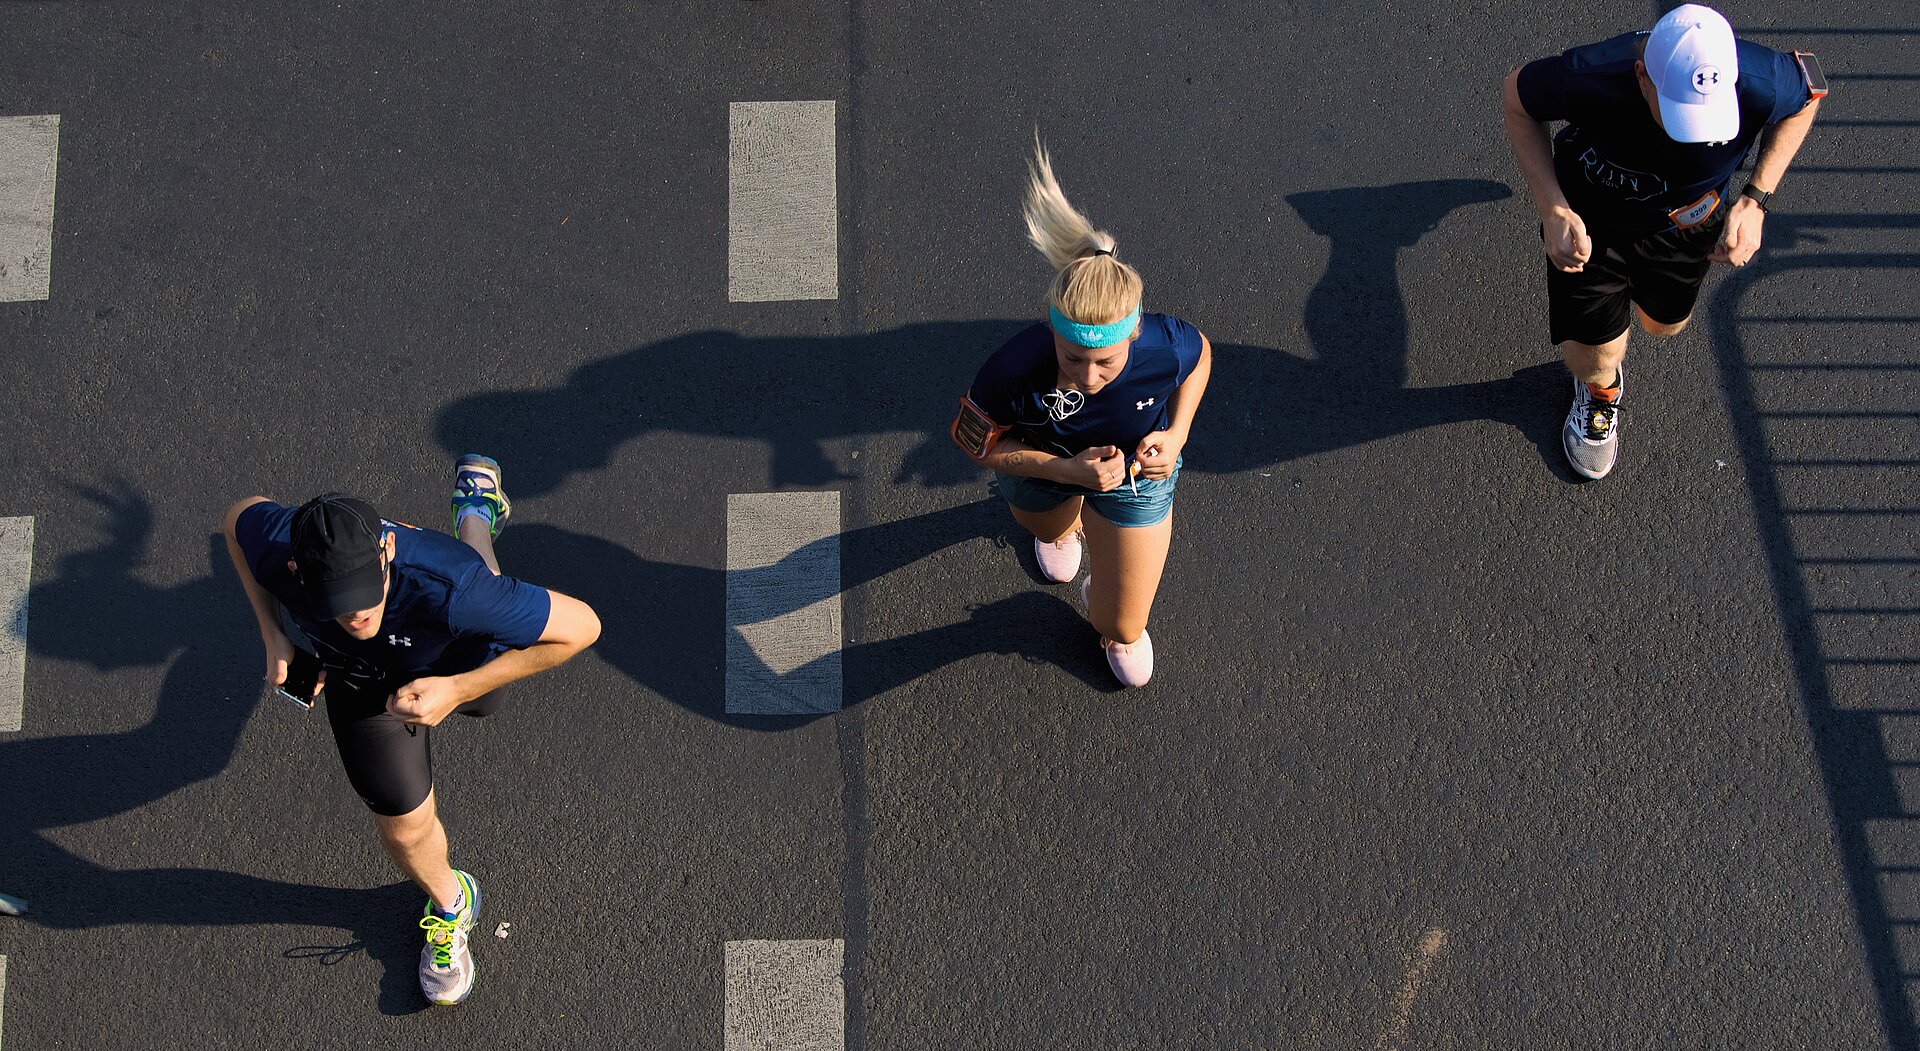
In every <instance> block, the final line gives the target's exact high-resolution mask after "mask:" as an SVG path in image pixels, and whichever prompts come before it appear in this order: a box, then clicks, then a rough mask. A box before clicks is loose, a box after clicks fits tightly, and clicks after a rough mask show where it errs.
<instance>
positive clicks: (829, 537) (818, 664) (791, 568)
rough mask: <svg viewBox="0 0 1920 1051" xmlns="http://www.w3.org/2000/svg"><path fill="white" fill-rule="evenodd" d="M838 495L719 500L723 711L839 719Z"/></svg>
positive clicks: (745, 495)
mask: <svg viewBox="0 0 1920 1051" xmlns="http://www.w3.org/2000/svg"><path fill="white" fill-rule="evenodd" d="M840 697H841V677H840V494H839V493H837V492H823V493H735V494H732V495H730V496H728V497H727V711H728V712H729V713H730V714H735V715H812V714H818V713H821V712H837V711H839V710H840Z"/></svg>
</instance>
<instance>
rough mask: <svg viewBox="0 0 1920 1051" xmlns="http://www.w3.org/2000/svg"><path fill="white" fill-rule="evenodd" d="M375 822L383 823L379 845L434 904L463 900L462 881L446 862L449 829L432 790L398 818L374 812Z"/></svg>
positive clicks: (442, 905)
mask: <svg viewBox="0 0 1920 1051" xmlns="http://www.w3.org/2000/svg"><path fill="white" fill-rule="evenodd" d="M374 821H375V823H377V824H378V825H379V826H380V845H381V846H383V847H385V848H387V856H388V857H390V858H392V859H393V863H394V864H395V865H398V866H400V871H402V872H404V873H406V874H407V878H408V879H411V880H413V881H414V882H415V883H418V884H419V885H420V889H422V890H424V891H426V892H427V894H428V895H429V896H430V897H432V898H433V903H434V904H435V905H438V906H439V907H440V908H441V909H442V910H445V909H447V908H449V907H450V906H452V905H453V903H454V902H456V901H459V900H460V881H459V880H458V879H457V878H455V876H454V874H453V866H452V865H450V864H448V862H447V829H446V826H444V825H442V824H440V812H439V808H438V807H436V806H435V805H434V801H433V792H432V791H431V790H429V791H428V792H427V799H426V801H425V802H423V803H421V804H420V805H419V806H417V807H414V808H413V809H412V810H411V811H409V812H407V813H405V814H401V815H400V816H399V817H386V816H383V815H380V814H375V815H374Z"/></svg>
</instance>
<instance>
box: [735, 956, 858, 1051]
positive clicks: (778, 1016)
mask: <svg viewBox="0 0 1920 1051" xmlns="http://www.w3.org/2000/svg"><path fill="white" fill-rule="evenodd" d="M845 956H846V947H845V944H844V943H843V942H841V941H840V939H838V938H835V939H832V940H831V941H738V942H728V943H727V962H726V971H727V1021H726V1043H725V1045H724V1046H725V1049H726V1051H842V1049H844V1048H845V1047H846V1046H847V992H846V983H845V982H844V981H843V979H842V971H843V967H844V963H845Z"/></svg>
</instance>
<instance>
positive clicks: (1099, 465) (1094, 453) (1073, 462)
mask: <svg viewBox="0 0 1920 1051" xmlns="http://www.w3.org/2000/svg"><path fill="white" fill-rule="evenodd" d="M1066 463H1067V477H1065V478H1062V479H1061V481H1063V482H1065V483H1067V484H1068V485H1078V486H1084V487H1086V488H1088V489H1093V490H1097V491H1099V492H1102V493H1106V492H1112V491H1113V490H1115V489H1118V488H1120V487H1121V486H1123V485H1125V484H1127V460H1126V457H1124V456H1121V455H1120V450H1119V448H1117V447H1116V446H1112V445H1096V446H1094V447H1093V448H1091V449H1088V450H1087V451H1086V452H1083V453H1081V454H1080V455H1078V456H1075V457H1072V458H1071V459H1068V460H1067V461H1066Z"/></svg>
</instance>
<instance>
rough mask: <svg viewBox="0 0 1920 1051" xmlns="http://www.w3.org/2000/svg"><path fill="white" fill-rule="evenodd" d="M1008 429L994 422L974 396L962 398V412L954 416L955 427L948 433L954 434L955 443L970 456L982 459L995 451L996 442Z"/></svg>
mask: <svg viewBox="0 0 1920 1051" xmlns="http://www.w3.org/2000/svg"><path fill="white" fill-rule="evenodd" d="M1007 431H1008V428H1006V427H1003V426H1001V425H1000V424H997V423H995V422H993V417H991V416H989V415H987V414H986V411H985V410H983V409H982V408H980V406H978V405H975V404H974V403H973V399H972V398H961V399H960V413H959V415H957V416H955V417H954V418H953V427H952V428H951V429H950V430H949V431H948V433H949V434H951V435H952V436H953V443H954V444H955V445H958V446H959V447H960V448H962V449H964V450H966V453H967V455H968V456H971V457H973V458H974V459H976V460H982V459H985V458H986V455H987V454H988V453H990V452H992V451H993V446H994V443H996V442H998V441H999V440H1000V436H1001V435H1003V434H1005V433H1007Z"/></svg>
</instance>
